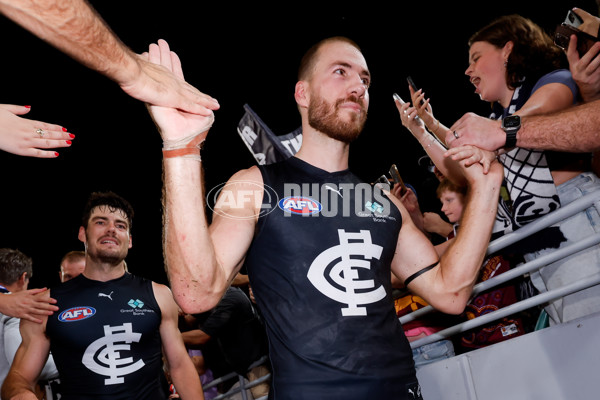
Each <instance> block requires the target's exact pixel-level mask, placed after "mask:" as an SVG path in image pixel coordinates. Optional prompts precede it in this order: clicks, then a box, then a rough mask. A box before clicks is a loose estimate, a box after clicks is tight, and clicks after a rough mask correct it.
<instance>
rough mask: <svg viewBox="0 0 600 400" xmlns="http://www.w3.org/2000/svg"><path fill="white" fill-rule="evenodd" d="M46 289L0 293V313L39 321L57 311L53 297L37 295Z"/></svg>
mask: <svg viewBox="0 0 600 400" xmlns="http://www.w3.org/2000/svg"><path fill="white" fill-rule="evenodd" d="M46 290H47V289H46V288H42V289H29V290H21V291H19V292H14V293H10V294H1V295H0V313H2V314H4V315H9V316H11V317H17V318H21V319H25V320H28V321H31V322H35V323H41V322H42V319H41V318H44V317H46V316H48V315H52V313H53V312H54V311H58V307H57V306H55V305H54V304H55V303H56V300H55V299H52V298H50V297H49V296H42V295H38V293H43V292H45V291H46Z"/></svg>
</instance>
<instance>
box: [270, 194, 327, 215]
mask: <svg viewBox="0 0 600 400" xmlns="http://www.w3.org/2000/svg"><path fill="white" fill-rule="evenodd" d="M277 205H278V206H279V208H281V209H282V210H283V211H287V212H289V213H291V214H303V215H310V214H316V213H318V212H320V211H321V209H322V208H323V206H322V205H321V203H319V202H318V201H316V200H313V199H311V198H310V197H302V196H295V197H286V198H285V199H281V200H279V203H278V204H277Z"/></svg>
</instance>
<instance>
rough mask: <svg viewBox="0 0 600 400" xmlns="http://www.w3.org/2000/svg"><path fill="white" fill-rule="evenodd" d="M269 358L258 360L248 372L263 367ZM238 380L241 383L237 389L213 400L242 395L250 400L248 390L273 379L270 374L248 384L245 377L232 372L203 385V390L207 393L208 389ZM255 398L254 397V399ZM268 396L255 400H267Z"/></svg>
mask: <svg viewBox="0 0 600 400" xmlns="http://www.w3.org/2000/svg"><path fill="white" fill-rule="evenodd" d="M267 360H268V357H267V356H262V357H261V358H259V359H258V360H256V361H255V362H253V363H252V364H251V365H250V366H249V367H248V371H250V370H251V369H252V368H254V367H258V366H259V365H263V364H265V363H266V362H267ZM234 378H237V379H238V382H239V384H240V385H239V386H238V387H235V388H231V389H230V390H228V391H227V392H226V393H223V394H220V395H218V396H216V397H213V400H224V399H229V398H231V397H232V396H234V395H236V394H238V393H240V394H241V397H242V400H248V395H247V393H246V390H248V389H250V388H253V387H255V386H258V385H260V384H261V383H263V382H267V381H269V380H270V379H271V374H270V373H268V374H266V375H264V376H261V377H260V378H257V379H255V380H253V381H251V382H246V379H245V377H244V376H243V375H239V374H237V373H236V372H230V373H228V374H226V375H223V376H220V377H218V378H216V379H214V380H212V381H210V382H209V383H207V384H206V385H202V389H203V390H204V391H207V390H208V389H210V388H212V387H214V386H217V385H218V384H220V383H222V382H226V381H229V380H231V379H234ZM253 398H254V397H253ZM267 398H268V395H267V396H263V397H259V398H258V399H255V400H267Z"/></svg>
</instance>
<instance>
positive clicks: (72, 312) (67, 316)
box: [58, 306, 96, 322]
mask: <svg viewBox="0 0 600 400" xmlns="http://www.w3.org/2000/svg"><path fill="white" fill-rule="evenodd" d="M94 314H96V309H95V308H94V307H87V306H79V307H73V308H69V309H68V310H65V311H63V312H61V313H60V314H59V316H58V320H59V321H60V322H75V321H82V320H84V319H87V318H90V317H92V316H94Z"/></svg>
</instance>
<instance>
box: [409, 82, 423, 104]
mask: <svg viewBox="0 0 600 400" xmlns="http://www.w3.org/2000/svg"><path fill="white" fill-rule="evenodd" d="M406 81H407V82H408V84H409V85H410V87H411V88H412V89H413V90H414V91H415V92H416V91H417V90H419V88H418V87H417V84H416V83H415V81H414V80H413V78H412V77H411V76H410V75H409V76H407V77H406ZM424 103H425V101H424V100H421V102H420V104H421V105H423V104H424Z"/></svg>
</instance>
